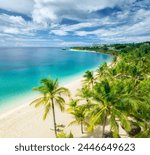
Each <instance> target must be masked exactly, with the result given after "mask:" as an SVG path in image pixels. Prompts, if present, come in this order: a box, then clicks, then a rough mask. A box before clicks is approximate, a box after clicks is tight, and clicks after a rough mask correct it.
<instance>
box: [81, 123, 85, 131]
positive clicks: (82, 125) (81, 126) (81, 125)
mask: <svg viewBox="0 0 150 155" xmlns="http://www.w3.org/2000/svg"><path fill="white" fill-rule="evenodd" d="M81 132H82V134H84V131H83V122H82V121H81Z"/></svg>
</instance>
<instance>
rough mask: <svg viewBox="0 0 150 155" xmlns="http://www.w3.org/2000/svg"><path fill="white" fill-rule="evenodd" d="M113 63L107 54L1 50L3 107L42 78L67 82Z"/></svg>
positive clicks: (47, 49)
mask: <svg viewBox="0 0 150 155" xmlns="http://www.w3.org/2000/svg"><path fill="white" fill-rule="evenodd" d="M111 60H112V57H111V56H109V55H106V54H100V53H94V52H75V51H70V50H69V49H68V50H63V49H61V48H0V108H2V107H3V106H6V105H7V106H8V105H10V104H11V101H12V100H13V99H14V97H19V96H24V95H26V94H27V93H31V92H32V88H33V87H36V86H38V85H39V82H40V79H42V78H45V77H51V78H53V79H55V78H58V79H59V81H60V83H65V82H68V81H69V80H70V79H71V78H73V77H75V76H81V75H82V74H83V73H84V72H85V71H86V70H91V69H94V68H96V67H97V66H99V64H103V63H104V62H108V61H111ZM8 101H9V102H8Z"/></svg>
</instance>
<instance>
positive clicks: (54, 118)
mask: <svg viewBox="0 0 150 155" xmlns="http://www.w3.org/2000/svg"><path fill="white" fill-rule="evenodd" d="M52 111H53V121H54V131H55V136H56V137H57V127H56V117H55V106H54V101H53V99H52Z"/></svg>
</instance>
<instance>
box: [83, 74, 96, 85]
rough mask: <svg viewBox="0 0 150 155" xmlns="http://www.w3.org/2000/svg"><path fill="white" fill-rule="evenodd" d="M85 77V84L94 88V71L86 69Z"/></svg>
mask: <svg viewBox="0 0 150 155" xmlns="http://www.w3.org/2000/svg"><path fill="white" fill-rule="evenodd" d="M83 77H84V80H83V84H84V85H85V86H88V87H90V88H92V87H93V86H94V82H95V77H94V73H93V72H92V71H86V72H85V74H84V75H83Z"/></svg>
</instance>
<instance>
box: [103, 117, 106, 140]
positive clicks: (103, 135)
mask: <svg viewBox="0 0 150 155" xmlns="http://www.w3.org/2000/svg"><path fill="white" fill-rule="evenodd" d="M106 122H107V115H106V116H105V117H104V124H103V129H102V138H104V134H105V126H106Z"/></svg>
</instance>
